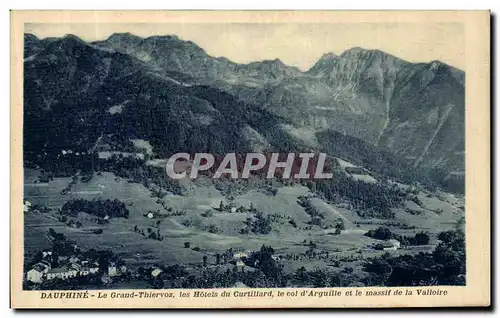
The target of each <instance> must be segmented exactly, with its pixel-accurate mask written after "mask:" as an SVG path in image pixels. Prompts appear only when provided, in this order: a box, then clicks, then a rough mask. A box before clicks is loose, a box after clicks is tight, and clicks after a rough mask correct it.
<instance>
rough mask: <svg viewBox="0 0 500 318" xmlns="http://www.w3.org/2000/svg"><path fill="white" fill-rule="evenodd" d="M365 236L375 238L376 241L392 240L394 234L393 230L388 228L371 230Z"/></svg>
mask: <svg viewBox="0 0 500 318" xmlns="http://www.w3.org/2000/svg"><path fill="white" fill-rule="evenodd" d="M365 236H368V237H371V238H374V239H376V240H390V239H391V238H393V234H392V232H391V230H389V228H387V227H382V226H381V227H379V228H377V229H375V230H369V231H368V232H366V233H365Z"/></svg>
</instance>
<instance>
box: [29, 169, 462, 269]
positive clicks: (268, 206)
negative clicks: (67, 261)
mask: <svg viewBox="0 0 500 318" xmlns="http://www.w3.org/2000/svg"><path fill="white" fill-rule="evenodd" d="M37 174H38V172H37V171H34V170H29V169H27V170H26V173H25V187H24V191H25V193H24V197H25V199H26V200H28V201H30V202H31V203H32V204H41V205H45V206H47V207H49V208H51V209H52V212H50V213H40V212H29V213H25V215H24V220H25V233H24V237H25V255H26V256H27V257H30V255H32V254H33V253H35V252H36V251H39V250H41V249H44V248H48V247H49V245H50V240H49V239H48V238H47V237H46V232H47V230H48V229H49V228H53V229H54V230H55V231H57V232H58V233H63V234H65V235H66V236H67V237H68V239H70V240H73V241H75V242H76V243H77V244H78V245H79V246H80V247H81V248H82V249H85V250H88V249H92V248H93V249H99V250H103V249H109V250H111V251H113V252H114V253H115V254H118V255H120V256H121V257H122V258H123V259H124V260H125V261H126V262H127V263H128V264H130V265H132V266H134V265H136V266H139V265H146V264H164V265H170V264H183V265H185V266H187V267H189V268H197V267H200V266H201V264H202V263H203V257H204V256H207V263H208V265H209V266H214V265H215V262H216V260H215V255H216V254H217V253H223V252H224V251H226V250H228V249H233V250H240V249H241V250H247V251H256V250H259V248H260V247H261V246H262V245H267V246H269V245H270V246H272V247H273V248H274V249H275V251H276V253H275V254H276V255H277V256H278V257H279V262H280V263H281V264H283V266H284V270H285V271H287V272H291V271H294V270H296V269H297V268H300V267H302V266H304V267H305V268H307V269H314V268H316V267H319V268H324V267H329V266H332V264H333V263H335V261H336V260H338V261H339V263H340V265H339V264H337V265H336V266H340V267H341V268H342V267H352V268H354V269H355V270H358V269H359V268H360V266H361V264H362V261H363V259H366V258H368V257H371V256H376V255H381V254H383V253H385V251H376V250H374V249H373V248H372V245H373V244H375V243H377V242H379V241H377V240H374V239H372V238H369V237H366V236H364V234H365V233H366V232H367V231H368V230H371V229H375V228H377V227H379V226H381V225H384V226H387V227H389V228H390V229H391V231H392V232H394V233H397V234H400V235H414V234H415V233H417V232H420V231H426V232H428V233H429V234H430V237H431V240H430V243H429V244H430V245H425V246H418V247H412V248H407V249H399V250H394V251H390V253H391V254H394V255H400V254H414V253H418V252H421V251H431V250H432V249H433V247H434V245H435V244H436V234H437V233H439V232H441V231H443V230H447V229H451V228H453V227H455V226H456V224H457V221H458V220H460V219H461V218H462V217H463V215H464V213H463V210H461V208H460V207H461V206H462V205H463V202H462V201H461V200H460V199H458V198H455V197H454V196H452V195H449V194H445V193H441V194H438V195H434V194H431V193H427V192H420V193H419V194H418V198H419V200H420V201H421V204H420V205H416V204H415V203H414V202H412V201H410V202H406V203H405V207H403V208H398V209H394V212H395V218H394V219H391V220H383V219H374V218H361V217H359V216H358V215H357V213H355V212H354V211H353V210H352V209H350V208H349V206H348V205H346V204H330V203H328V202H326V201H324V200H323V199H321V198H320V197H317V196H314V195H313V194H312V193H311V192H310V191H309V189H308V188H306V187H304V186H300V185H296V186H287V187H278V188H277V191H276V193H272V194H270V193H267V192H266V191H263V190H262V189H259V188H254V189H251V190H248V191H247V192H245V193H242V194H239V195H236V196H234V198H232V200H230V201H229V200H228V199H227V198H226V197H225V196H224V195H223V194H222V193H221V192H220V191H218V190H217V189H215V188H214V187H213V186H208V185H200V184H190V185H189V186H188V187H187V191H186V193H185V194H184V195H182V196H181V195H173V194H167V195H166V196H165V197H163V198H162V199H159V198H157V197H154V196H153V195H152V194H151V191H150V189H148V188H146V187H145V186H143V185H142V184H137V183H129V182H128V181H127V180H125V179H122V178H119V177H117V176H115V175H114V174H112V173H102V174H100V175H95V176H94V178H93V179H92V180H91V181H90V182H87V183H82V182H77V183H76V185H75V186H74V187H73V188H72V189H71V191H70V192H68V193H66V194H62V190H63V189H65V188H66V187H67V186H68V184H69V183H70V182H71V178H55V179H54V180H52V181H50V183H48V184H46V183H34V182H35V180H36V179H37ZM303 196H309V197H311V199H310V202H311V205H312V206H313V207H314V209H316V210H317V211H319V212H321V213H323V214H324V215H325V222H326V223H328V222H332V221H334V220H337V219H341V220H342V222H343V223H344V226H345V230H343V231H342V232H341V233H340V234H339V235H334V234H335V233H334V232H335V228H333V227H331V228H328V227H327V228H325V227H320V226H315V225H310V224H309V223H308V222H309V221H310V220H311V217H310V215H309V214H307V213H306V211H305V210H304V208H303V207H302V206H301V205H300V204H299V198H300V197H303ZM77 198H83V199H88V200H91V199H94V198H103V199H118V200H120V201H122V202H124V203H125V204H126V206H127V208H128V209H129V211H130V215H129V218H128V219H125V218H112V219H110V220H109V223H108V224H97V223H96V222H95V220H94V219H95V218H93V217H92V216H91V215H89V214H86V213H79V215H78V217H77V220H78V221H79V222H81V223H82V227H81V228H75V227H70V226H67V225H66V224H65V223H62V222H60V221H58V214H57V210H58V209H60V208H61V207H62V206H63V204H64V203H66V202H67V201H69V200H71V199H77ZM221 202H222V204H223V205H229V204H231V206H234V207H235V208H239V207H244V208H245V209H243V212H233V211H231V209H229V211H227V210H224V211H220V210H219V209H218V208H219V207H220V204H221ZM250 207H253V208H255V209H256V210H257V211H260V212H262V214H263V215H264V216H268V215H272V216H274V220H275V221H274V222H273V225H272V231H271V232H270V233H269V234H254V233H251V232H250V234H246V233H245V231H244V229H245V227H246V225H245V222H246V221H247V220H248V219H249V218H250V219H251V218H252V216H253V215H252V213H251V212H249V211H248V210H247V209H248V208H250ZM207 211H210V212H207ZM150 212H153V213H154V215H155V216H154V217H152V218H148V217H147V214H148V213H150ZM291 220H293V221H294V223H295V225H292V224H291V223H290V221H291ZM134 227H137V228H139V229H143V230H146V229H148V228H149V229H152V231H154V232H158V233H160V234H161V236H162V237H163V240H161V241H160V240H155V239H150V238H147V237H146V236H143V235H141V234H139V233H137V232H136V231H134ZM95 229H102V230H103V232H102V234H94V232H93V230H95ZM311 243H312V244H311ZM186 244H188V245H189V248H188V247H186ZM311 245H314V248H313V249H314V255H313V256H307V257H306V256H304V255H305V254H306V252H307V251H308V250H311Z"/></svg>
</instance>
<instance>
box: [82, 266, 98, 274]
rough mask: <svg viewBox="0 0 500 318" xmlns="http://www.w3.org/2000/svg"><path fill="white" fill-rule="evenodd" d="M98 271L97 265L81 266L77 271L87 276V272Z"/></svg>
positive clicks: (93, 272)
mask: <svg viewBox="0 0 500 318" xmlns="http://www.w3.org/2000/svg"><path fill="white" fill-rule="evenodd" d="M98 272H99V267H95V266H83V267H82V268H81V269H80V271H79V274H80V276H87V275H89V274H96V273H98Z"/></svg>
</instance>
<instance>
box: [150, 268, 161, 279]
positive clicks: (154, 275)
mask: <svg viewBox="0 0 500 318" xmlns="http://www.w3.org/2000/svg"><path fill="white" fill-rule="evenodd" d="M161 273H163V270H162V269H159V268H155V269H153V271H152V272H151V276H153V278H156V277H158V275H160V274H161Z"/></svg>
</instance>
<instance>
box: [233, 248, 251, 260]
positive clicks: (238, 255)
mask: <svg viewBox="0 0 500 318" xmlns="http://www.w3.org/2000/svg"><path fill="white" fill-rule="evenodd" d="M249 255H250V252H248V251H247V250H244V249H235V250H233V252H232V254H231V258H232V259H233V260H234V259H242V258H248V256H249Z"/></svg>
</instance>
